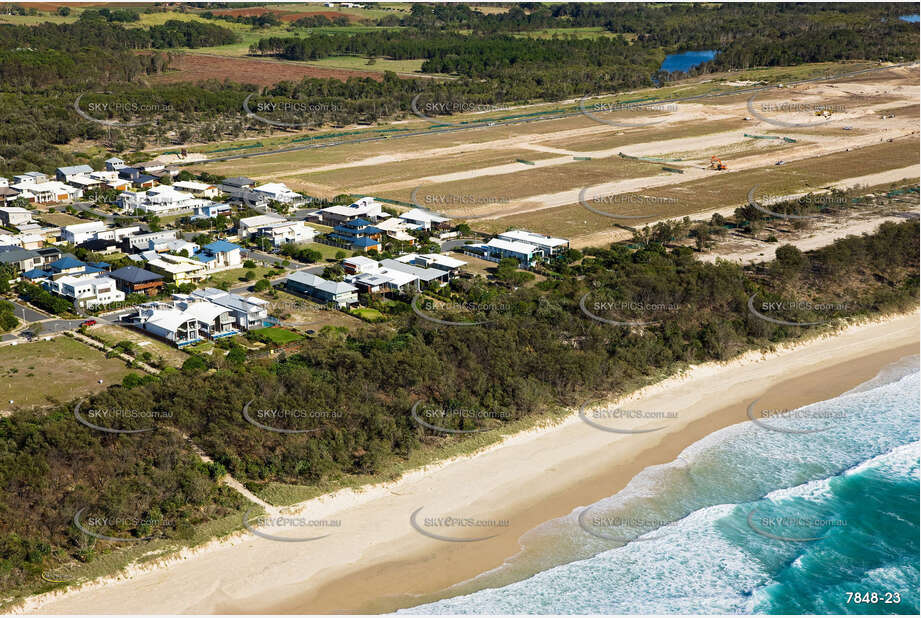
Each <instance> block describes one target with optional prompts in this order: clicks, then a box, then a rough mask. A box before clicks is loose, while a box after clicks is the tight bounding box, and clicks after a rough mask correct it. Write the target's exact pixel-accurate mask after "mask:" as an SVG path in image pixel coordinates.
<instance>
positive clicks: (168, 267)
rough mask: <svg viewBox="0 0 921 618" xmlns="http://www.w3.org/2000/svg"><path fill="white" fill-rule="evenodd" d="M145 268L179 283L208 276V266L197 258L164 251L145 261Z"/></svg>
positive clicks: (199, 279)
mask: <svg viewBox="0 0 921 618" xmlns="http://www.w3.org/2000/svg"><path fill="white" fill-rule="evenodd" d="M147 268H148V269H150V270H152V271H153V272H155V273H159V274H161V275H163V276H164V277H165V278H166V280H167V281H170V282H173V283H176V284H180V283H190V282H193V281H201V280H202V279H204V278H205V277H207V276H208V273H207V270H208V267H207V266H206V265H205V264H202V263H201V262H199V261H198V260H194V259H192V258H187V257H182V256H181V255H171V254H169V253H165V254H163V255H159V256H158V257H157V258H156V259H153V260H150V261H149V262H147Z"/></svg>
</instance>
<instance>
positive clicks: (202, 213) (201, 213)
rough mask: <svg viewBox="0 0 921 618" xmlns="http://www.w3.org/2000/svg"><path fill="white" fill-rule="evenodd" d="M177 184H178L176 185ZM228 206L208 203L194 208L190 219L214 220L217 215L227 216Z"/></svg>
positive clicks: (228, 212)
mask: <svg viewBox="0 0 921 618" xmlns="http://www.w3.org/2000/svg"><path fill="white" fill-rule="evenodd" d="M177 184H178V183H177ZM229 214H230V205H229V204H218V203H217V202H208V203H206V204H202V205H200V206H196V207H195V214H194V215H192V219H216V218H217V217H218V216H219V215H229Z"/></svg>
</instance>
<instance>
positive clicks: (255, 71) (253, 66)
mask: <svg viewBox="0 0 921 618" xmlns="http://www.w3.org/2000/svg"><path fill="white" fill-rule="evenodd" d="M171 67H172V69H173V70H171V71H169V72H167V73H164V74H162V75H157V76H155V77H153V78H151V80H150V81H151V82H154V83H159V84H176V83H180V82H198V81H205V80H209V79H217V80H220V81H223V80H224V79H229V80H231V81H235V82H240V83H244V84H257V85H259V86H271V85H272V84H276V83H278V82H281V81H300V80H302V79H304V78H305V77H316V78H321V79H324V78H333V79H340V80H343V81H345V80H347V79H348V78H350V77H370V78H371V79H375V80H377V81H381V80H382V79H383V75H381V74H380V73H379V72H375V71H357V70H350V69H324V68H320V67H316V66H309V65H306V64H298V63H293V62H281V61H278V60H263V59H261V58H233V57H230V56H210V55H206V54H191V53H185V54H178V55H176V56H175V57H174V58H173V60H172V62H171Z"/></svg>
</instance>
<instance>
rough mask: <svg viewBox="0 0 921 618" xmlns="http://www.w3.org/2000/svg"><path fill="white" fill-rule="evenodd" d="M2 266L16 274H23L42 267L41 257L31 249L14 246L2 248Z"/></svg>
mask: <svg viewBox="0 0 921 618" xmlns="http://www.w3.org/2000/svg"><path fill="white" fill-rule="evenodd" d="M0 266H7V267H10V268H12V269H13V272H15V273H23V272H28V271H30V270H33V269H35V268H38V267H40V266H42V257H41V255H40V254H39V253H38V252H36V251H32V250H30V249H23V248H22V247H17V246H14V245H5V246H0Z"/></svg>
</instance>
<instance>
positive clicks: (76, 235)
mask: <svg viewBox="0 0 921 618" xmlns="http://www.w3.org/2000/svg"><path fill="white" fill-rule="evenodd" d="M106 229H108V228H107V227H106V224H105V223H104V222H102V221H90V222H89V223H76V224H74V225H65V226H64V227H63V228H61V240H63V241H64V242H69V243H71V244H74V245H79V244H80V243H83V242H86V241H87V240H91V239H93V238H96V234H97V233H98V232H104V231H105V230H106Z"/></svg>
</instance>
